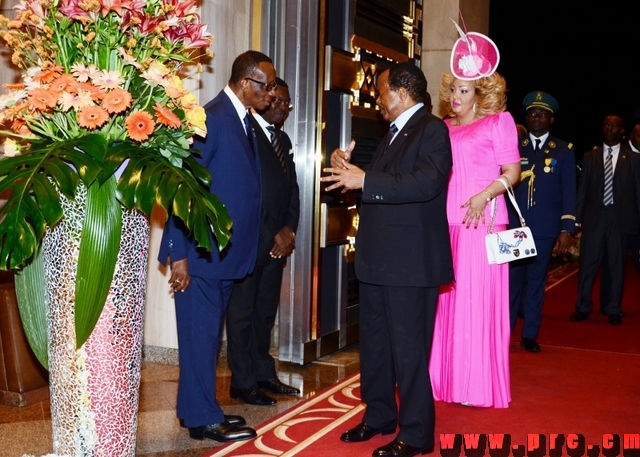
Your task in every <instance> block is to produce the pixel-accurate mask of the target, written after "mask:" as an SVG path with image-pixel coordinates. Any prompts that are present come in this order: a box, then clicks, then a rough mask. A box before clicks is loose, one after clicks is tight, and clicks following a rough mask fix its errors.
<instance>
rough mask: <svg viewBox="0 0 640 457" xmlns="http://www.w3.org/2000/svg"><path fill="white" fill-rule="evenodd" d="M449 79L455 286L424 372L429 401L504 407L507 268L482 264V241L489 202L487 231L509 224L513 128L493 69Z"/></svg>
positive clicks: (443, 295)
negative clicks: (494, 205) (430, 386)
mask: <svg viewBox="0 0 640 457" xmlns="http://www.w3.org/2000/svg"><path fill="white" fill-rule="evenodd" d="M476 35H478V34H476ZM495 66H497V62H496V63H495ZM452 70H454V68H453V60H452ZM453 73H454V74H445V75H443V77H442V81H441V85H440V100H441V101H442V102H444V103H446V104H447V106H448V108H449V115H450V116H451V117H450V118H449V119H447V120H446V121H445V122H446V123H447V125H448V127H449V135H450V137H451V149H452V152H453V169H452V172H451V178H450V180H449V188H448V195H447V216H448V219H449V232H450V237H451V249H452V253H453V266H454V276H455V282H453V283H452V284H450V285H448V286H446V287H443V288H441V291H440V297H439V302H438V310H437V314H436V322H435V331H434V341H433V348H432V352H431V359H430V364H429V371H430V374H431V383H432V384H433V393H434V398H435V399H436V400H444V401H446V402H451V403H461V404H464V405H471V406H494V407H496V408H506V407H508V406H509V402H510V401H511V389H510V381H509V340H510V324H509V265H508V264H502V265H490V264H489V263H488V260H487V253H486V250H485V241H484V239H485V235H486V234H487V227H488V225H489V222H490V210H491V204H490V202H491V200H493V199H494V198H496V199H497V210H496V217H495V225H494V230H496V231H497V230H504V229H505V228H506V225H507V223H508V216H507V210H506V204H505V199H504V196H503V195H502V194H503V193H504V192H505V187H504V186H503V185H502V184H501V183H500V182H497V181H496V180H497V179H498V178H500V177H501V179H502V180H503V181H504V182H507V181H510V183H511V185H516V184H517V183H518V182H519V180H520V155H519V153H518V136H517V129H516V125H515V122H514V120H513V118H512V117H511V115H510V114H509V113H508V112H506V111H505V108H506V96H505V91H506V84H505V81H504V78H503V77H502V76H500V75H499V74H498V73H495V68H494V71H493V72H491V74H490V75H488V76H486V73H484V74H483V75H481V76H479V77H478V78H476V79H470V78H469V75H468V74H466V75H465V76H464V78H465V79H461V78H459V77H456V75H455V73H456V72H455V71H454V72H453Z"/></svg>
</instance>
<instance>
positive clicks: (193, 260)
mask: <svg viewBox="0 0 640 457" xmlns="http://www.w3.org/2000/svg"><path fill="white" fill-rule="evenodd" d="M204 108H205V111H206V114H207V136H206V138H203V139H196V140H195V141H194V144H193V148H194V149H195V150H196V151H194V152H197V151H199V154H200V156H197V160H198V162H200V163H201V164H202V165H204V166H205V167H206V168H207V169H208V170H209V172H210V173H211V186H210V190H211V192H212V193H214V194H215V195H216V196H217V197H218V198H219V199H220V200H221V201H222V203H224V205H225V206H226V207H227V209H228V211H229V216H230V217H231V220H232V221H233V227H232V234H231V240H230V241H229V244H228V245H227V246H226V248H225V249H224V250H223V251H222V252H218V251H217V250H216V248H215V246H217V243H216V242H215V238H214V237H213V236H211V238H212V243H213V244H212V245H213V246H214V248H213V252H207V251H205V250H204V249H202V248H196V244H195V241H194V239H193V237H192V236H190V234H189V233H188V231H187V230H186V229H185V227H184V224H183V223H182V221H181V220H179V219H178V218H176V217H174V216H172V217H170V218H169V220H168V221H167V224H166V225H165V228H164V232H163V236H162V241H161V244H160V252H159V254H158V260H159V261H160V262H161V263H163V264H164V263H165V262H166V261H167V258H168V257H169V258H171V261H176V260H180V259H184V258H187V259H188V260H189V274H191V275H194V276H199V277H203V278H213V279H239V278H242V277H244V276H246V275H247V274H248V273H250V272H252V271H253V269H254V267H255V261H256V254H257V247H258V232H259V227H260V211H261V199H262V196H261V183H260V162H259V159H258V156H257V154H256V155H254V152H253V148H254V147H255V148H256V149H257V146H252V145H251V143H250V140H249V138H247V135H246V133H245V129H244V125H243V123H242V121H241V120H240V118H239V117H238V114H237V112H236V110H235V108H234V106H233V103H232V102H231V99H230V98H229V96H228V95H227V94H225V93H224V91H221V92H220V93H219V94H218V95H217V96H216V97H215V98H214V99H213V100H211V101H210V102H209V103H208V104H207V105H205V107H204ZM251 134H252V135H254V138H255V132H252V133H251Z"/></svg>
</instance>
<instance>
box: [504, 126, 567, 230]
mask: <svg viewBox="0 0 640 457" xmlns="http://www.w3.org/2000/svg"><path fill="white" fill-rule="evenodd" d="M519 150H520V166H521V167H522V172H521V181H520V184H518V186H517V187H516V188H515V195H516V201H517V202H518V207H519V208H520V212H521V213H522V217H523V218H524V220H525V222H526V224H527V225H528V226H529V227H530V228H531V231H532V233H533V236H534V237H536V236H542V237H549V238H557V237H558V235H559V234H560V232H561V231H562V230H564V231H566V232H569V233H570V234H572V233H573V232H574V230H575V224H576V193H577V178H576V159H575V155H574V153H573V149H572V146H571V145H570V144H567V143H566V142H565V141H563V140H561V139H559V138H556V137H554V136H552V135H549V136H548V137H547V139H546V141H545V142H544V144H542V145H541V147H540V151H534V150H533V144H532V143H531V141H530V140H529V138H526V139H524V140H522V141H521V142H520V145H519ZM508 208H509V226H510V227H512V228H513V227H520V220H519V219H518V215H517V214H516V212H515V210H514V209H513V207H512V206H511V205H510V204H509V205H508Z"/></svg>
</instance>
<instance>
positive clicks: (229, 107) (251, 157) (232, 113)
mask: <svg viewBox="0 0 640 457" xmlns="http://www.w3.org/2000/svg"><path fill="white" fill-rule="evenodd" d="M222 96H223V106H224V108H225V112H226V113H227V116H229V117H230V118H231V119H229V123H230V125H232V126H233V129H232V130H233V132H232V134H233V135H235V136H236V138H237V140H238V142H239V143H240V144H242V145H243V148H242V152H243V153H244V154H245V156H246V159H247V161H248V162H249V163H250V165H251V170H252V171H253V173H254V174H255V176H256V179H257V180H258V181H260V159H259V156H258V142H257V138H256V136H255V129H253V128H252V129H251V132H249V133H250V135H249V136H247V134H246V132H245V129H244V122H243V121H242V119H240V118H239V117H238V112H237V111H236V109H235V107H234V106H233V103H232V102H231V99H230V98H229V96H228V95H227V94H226V93H225V92H224V91H223V92H222ZM249 119H250V120H252V119H251V114H249ZM253 122H255V120H253ZM250 141H253V145H251V144H250V143H249V142H250ZM254 150H255V154H254Z"/></svg>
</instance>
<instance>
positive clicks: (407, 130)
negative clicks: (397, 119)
mask: <svg viewBox="0 0 640 457" xmlns="http://www.w3.org/2000/svg"><path fill="white" fill-rule="evenodd" d="M425 112H426V109H425V108H424V107H422V108H420V109H419V110H418V111H416V112H415V113H413V116H411V117H410V118H409V121H407V123H406V124H405V125H404V127H402V130H399V131H398V133H397V134H396V137H395V138H394V140H393V142H392V143H391V144H390V145H389V147H388V148H387V150H386V151H385V150H384V147H385V145H386V141H385V140H386V138H387V135H385V138H384V139H383V141H381V142H380V144H379V145H378V149H377V150H376V158H375V159H374V162H373V168H375V169H378V170H380V169H384V167H385V166H386V165H387V164H388V163H389V162H390V161H391V159H393V158H394V157H395V156H396V155H398V154H401V153H402V150H403V145H404V144H405V142H406V141H407V138H408V137H409V135H411V132H413V130H414V129H415V128H416V125H417V124H418V121H420V120H421V119H422V117H423V116H424V114H425Z"/></svg>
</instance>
